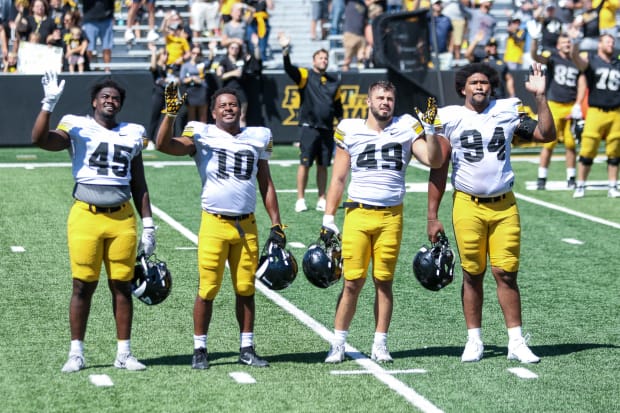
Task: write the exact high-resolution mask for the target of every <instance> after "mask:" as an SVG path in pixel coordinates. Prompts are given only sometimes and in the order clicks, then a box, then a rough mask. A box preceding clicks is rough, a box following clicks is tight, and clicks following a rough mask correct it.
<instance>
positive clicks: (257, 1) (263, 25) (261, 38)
mask: <svg viewBox="0 0 620 413" xmlns="http://www.w3.org/2000/svg"><path fill="white" fill-rule="evenodd" d="M246 3H247V4H248V5H249V6H251V7H252V8H253V9H254V13H253V16H252V20H251V22H250V24H249V25H248V38H251V37H252V34H256V35H257V36H258V48H259V49H260V56H261V60H262V61H263V62H265V61H267V58H268V56H267V48H268V44H269V33H270V32H271V26H270V24H269V10H273V7H274V4H273V0H247V1H246ZM250 53H252V54H254V46H253V45H250Z"/></svg>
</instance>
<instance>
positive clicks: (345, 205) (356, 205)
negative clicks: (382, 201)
mask: <svg viewBox="0 0 620 413" xmlns="http://www.w3.org/2000/svg"><path fill="white" fill-rule="evenodd" d="M342 206H343V208H362V209H390V208H394V207H395V206H397V205H394V206H381V205H370V204H363V203H361V202H343V203H342Z"/></svg>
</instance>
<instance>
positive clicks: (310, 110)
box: [278, 33, 343, 212]
mask: <svg viewBox="0 0 620 413" xmlns="http://www.w3.org/2000/svg"><path fill="white" fill-rule="evenodd" d="M278 40H279V42H280V46H282V57H283V59H284V70H285V71H286V74H288V75H289V77H290V78H291V79H292V80H293V81H294V82H295V84H296V85H297V87H298V88H299V126H300V127H301V132H300V137H299V140H300V151H301V153H300V159H299V168H298V169H297V202H296V203H295V211H296V212H303V211H306V210H307V209H308V207H307V206H306V201H305V198H304V196H305V192H306V186H307V184H308V172H309V169H310V167H311V166H312V164H313V163H314V161H316V163H317V169H316V184H317V188H318V191H319V198H318V201H317V204H316V210H317V211H325V189H326V187H327V167H328V166H329V165H330V164H331V160H332V155H333V152H334V119H337V120H340V119H342V115H343V109H342V99H341V96H340V79H339V77H337V76H334V75H330V74H328V73H327V72H326V70H327V65H328V63H329V57H328V56H329V55H328V53H327V50H325V49H319V50H317V51H316V52H314V54H313V55H312V68H310V69H306V68H298V67H297V66H294V65H293V64H292V63H291V58H290V55H289V51H290V39H289V38H288V37H287V36H286V35H285V34H283V33H282V34H280V35H279V36H278Z"/></svg>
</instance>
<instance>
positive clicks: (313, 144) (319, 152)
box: [299, 126, 334, 166]
mask: <svg viewBox="0 0 620 413" xmlns="http://www.w3.org/2000/svg"><path fill="white" fill-rule="evenodd" d="M299 150H300V152H301V153H300V155H299V163H300V164H302V165H304V166H312V164H313V163H314V161H316V163H317V165H321V166H329V165H330V164H331V161H332V155H333V153H334V132H333V131H332V130H329V129H317V128H311V127H308V126H302V127H301V131H300V133H299Z"/></svg>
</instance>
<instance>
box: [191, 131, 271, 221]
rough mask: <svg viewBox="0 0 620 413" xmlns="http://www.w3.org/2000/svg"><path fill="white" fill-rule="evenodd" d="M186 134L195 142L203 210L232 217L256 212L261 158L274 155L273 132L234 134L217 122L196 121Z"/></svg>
mask: <svg viewBox="0 0 620 413" xmlns="http://www.w3.org/2000/svg"><path fill="white" fill-rule="evenodd" d="M183 136H187V137H191V138H192V139H193V140H194V144H195V145H196V154H195V155H194V161H195V162H196V166H197V168H198V173H199V174H200V178H201V179H202V195H201V206H202V209H204V210H205V211H207V212H211V213H214V214H222V215H232V216H235V215H243V214H249V213H252V212H254V210H255V208H256V173H257V172H258V161H259V159H266V160H268V159H269V158H270V157H271V151H272V146H273V141H272V137H271V131H270V130H269V129H268V128H263V127H248V128H245V129H242V130H241V133H239V134H238V135H236V136H233V135H231V134H229V133H228V132H225V131H223V130H222V129H220V128H218V127H217V126H215V125H207V124H205V123H202V122H196V121H193V122H189V123H188V124H187V126H186V127H185V130H184V131H183Z"/></svg>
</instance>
